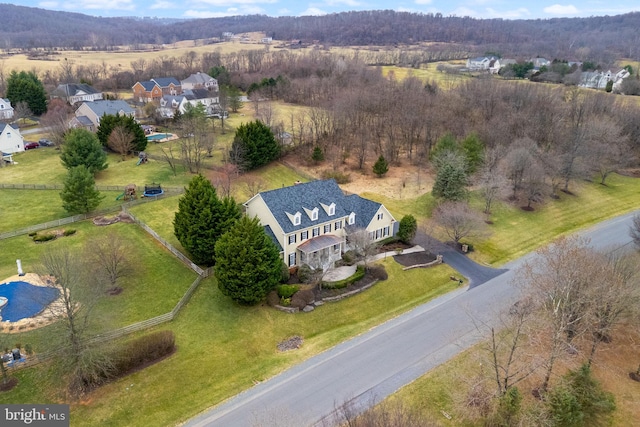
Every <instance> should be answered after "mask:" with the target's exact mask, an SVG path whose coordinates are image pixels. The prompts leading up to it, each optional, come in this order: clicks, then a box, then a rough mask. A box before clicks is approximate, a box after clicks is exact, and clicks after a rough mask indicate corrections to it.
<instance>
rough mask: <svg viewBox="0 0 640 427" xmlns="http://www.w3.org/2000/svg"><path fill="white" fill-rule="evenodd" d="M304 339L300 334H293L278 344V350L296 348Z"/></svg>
mask: <svg viewBox="0 0 640 427" xmlns="http://www.w3.org/2000/svg"><path fill="white" fill-rule="evenodd" d="M303 342H304V339H302V337H301V336H299V335H295V336H293V337H291V338H289V339H286V340H284V341H282V342H281V343H279V344H278V351H289V350H297V349H299V348H300V347H302V343H303Z"/></svg>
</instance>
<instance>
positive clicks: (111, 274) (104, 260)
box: [87, 233, 133, 293]
mask: <svg viewBox="0 0 640 427" xmlns="http://www.w3.org/2000/svg"><path fill="white" fill-rule="evenodd" d="M129 252H130V250H129V248H128V247H127V245H126V244H125V242H124V240H123V239H122V238H121V237H120V236H119V235H118V234H116V233H109V234H107V235H105V236H103V237H100V238H97V239H94V240H91V241H90V242H89V243H88V247H87V253H88V254H89V257H90V259H91V262H92V265H93V266H95V268H96V275H97V276H98V277H104V278H105V281H106V282H107V283H108V284H109V286H110V288H109V289H107V292H109V293H115V292H117V291H119V290H120V289H121V288H119V287H118V286H116V285H117V283H118V279H120V278H122V277H126V276H128V275H129V274H131V273H132V272H133V266H132V265H131V261H130V260H129V257H128V254H129Z"/></svg>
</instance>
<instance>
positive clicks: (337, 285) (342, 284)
mask: <svg viewBox="0 0 640 427" xmlns="http://www.w3.org/2000/svg"><path fill="white" fill-rule="evenodd" d="M364 274H365V272H364V267H363V266H362V265H359V266H358V268H357V269H356V272H355V273H353V275H351V276H350V277H347V278H346V279H343V280H338V281H337V282H322V287H323V288H325V289H342V288H346V287H347V286H349V285H351V284H353V283H355V282H357V281H358V280H360V279H362V278H363V277H364Z"/></svg>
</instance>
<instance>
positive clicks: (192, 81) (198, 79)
mask: <svg viewBox="0 0 640 427" xmlns="http://www.w3.org/2000/svg"><path fill="white" fill-rule="evenodd" d="M180 84H181V85H182V90H184V91H186V90H188V89H207V90H210V91H213V92H217V91H218V81H217V80H216V79H214V78H213V77H211V76H210V75H208V74H206V73H201V72H199V71H198V72H197V73H196V74H191V75H190V76H189V77H187V78H186V79H184V80H180Z"/></svg>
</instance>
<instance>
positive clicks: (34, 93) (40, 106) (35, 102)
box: [6, 70, 47, 116]
mask: <svg viewBox="0 0 640 427" xmlns="http://www.w3.org/2000/svg"><path fill="white" fill-rule="evenodd" d="M6 96H7V98H8V99H9V100H10V101H11V104H12V105H14V106H16V105H18V103H19V102H26V103H27V105H28V106H29V109H30V110H31V112H32V113H33V114H35V115H37V116H39V115H41V114H44V113H46V112H47V94H46V92H45V90H44V85H43V84H42V82H41V81H40V79H38V76H37V75H36V74H35V73H34V72H33V71H30V72H28V73H27V72H26V71H20V72H19V73H18V72H17V71H16V70H13V71H12V72H11V74H10V75H9V78H7V94H6Z"/></svg>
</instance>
